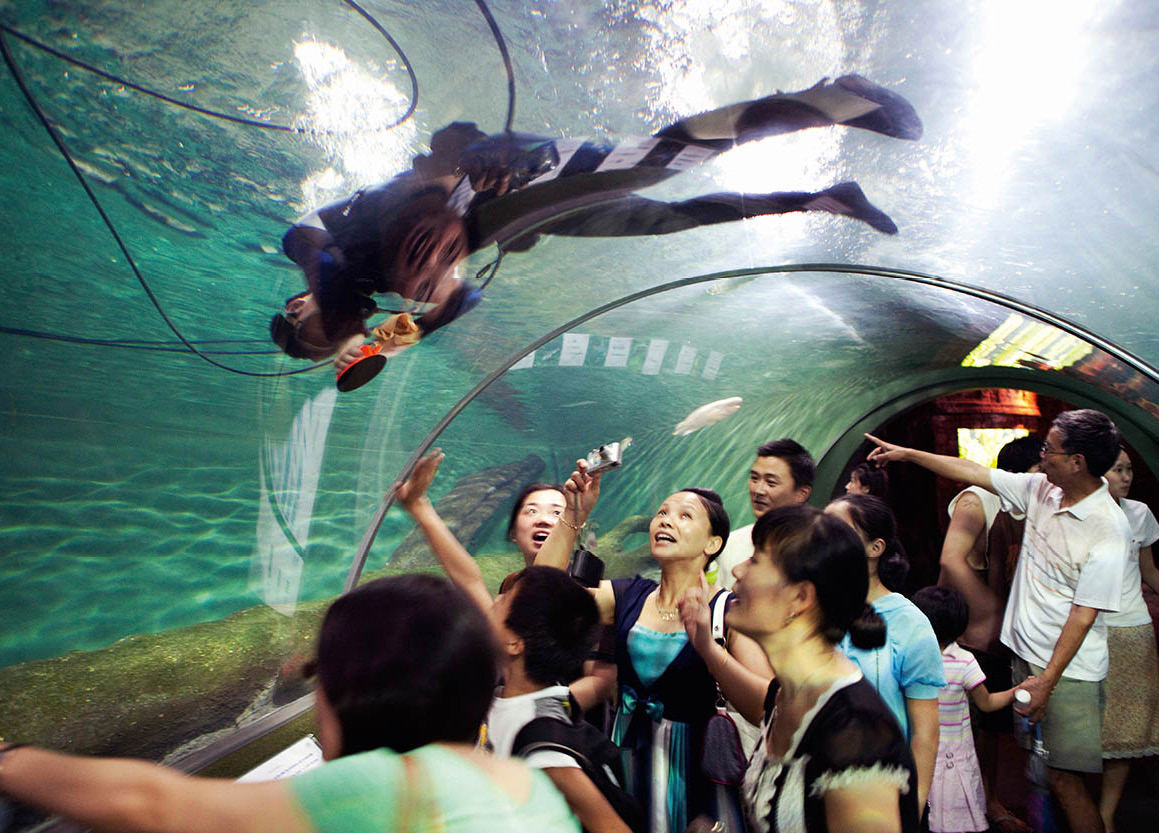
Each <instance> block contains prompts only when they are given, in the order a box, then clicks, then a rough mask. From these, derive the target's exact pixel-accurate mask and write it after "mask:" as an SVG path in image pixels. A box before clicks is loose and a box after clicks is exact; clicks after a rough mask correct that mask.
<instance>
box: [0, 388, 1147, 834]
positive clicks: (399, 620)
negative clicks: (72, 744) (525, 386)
mask: <svg viewBox="0 0 1159 834" xmlns="http://www.w3.org/2000/svg"><path fill="white" fill-rule="evenodd" d="M868 437H869V440H870V442H871V443H872V444H873V450H872V451H871V452H870V454H869V456H868V459H867V462H866V465H868V466H869V467H870V468H882V467H884V466H886V465H888V464H898V463H912V464H916V465H918V466H921V467H924V468H926V469H928V470H930V471H932V472H933V473H935V474H936V475H938V476H941V477H944V478H947V479H949V480H951V481H955V482H959V483H965V484H968V485H970V486H969V487H968V488H967V489H966V490H965V491H963V492H962V493H960V494H959V495H957V496H955V498H954V499H953V500H952V501H951V503H950V506H949V513H950V526H949V530H948V533H947V535H946V537H945V541H944V544H943V549H942V555H941V568H942V572H941V577H940V581H939V583H938V585H935V586H930V587H927V588H922V589H920V590H917V591H915V592H914V593H913V594H912V599H911V598H907V596H906V595H905V593H906V590H907V588H906V572H907V570H908V562H907V561H906V557H905V553H904V552H903V551H902V549H901V546H900V544H899V543H898V541H897V522H896V520H895V517H894V514H893V512H892V511H891V509H890V507H889V505H888V503H887V502H886V500H883V498H882V497H880V496H878V495H874V494H873V489H871V488H864V489H863V488H862V487H863V486H865V487H869V486H871V485H873V484H881V483H884V481H883V480H882V479H877V478H874V477H872V476H866V477H863V476H861V475H859V476H857V477H856V478H851V479H850V484H849V486H848V488H847V491H846V493H845V494H842V495H840V496H838V497H836V498H835V499H834V500H832V501H830V502H829V503H828V505H827V506H825V507H824V509H823V510H822V509H818V508H816V507H811V506H808V505H807V503H806V502H807V501H808V500H809V499H810V498H811V496H812V489H813V475H814V463H813V459H812V458H811V457H810V456H809V454H808V452H807V451H806V450H805V449H804V448H802V447H801V446H800V445H799V444H798V443H796V442H794V441H792V440H790V439H782V440H777V441H774V442H771V443H767V444H764V445H762V446H761V447H760V448H759V449H758V450H757V456H756V459H755V461H754V462H753V465H752V467H751V469H750V472H749V495H750V499H751V505H752V510H753V514H754V515H755V516H756V521H755V522H754V523H753V524H751V525H747V526H745V527H742V528H739V529H735V530H734V529H732V526H731V522H730V519H729V516H728V513H727V512H726V511H725V508H724V505H723V503H722V501H721V499H720V496H719V495H718V494H717V493H716V492H715V491H713V490H712V489H708V488H704V487H688V488H684V489H679V490H677V491H675V492H673V493H672V494H670V495H669V496H668V497H667V498H665V499H664V501H663V502H661V504H660V506H659V507H658V508H657V509H656V511H655V513H654V515H653V517H652V519H651V522H650V524H649V528H648V542H649V549H650V552H651V555H652V558H653V559H654V560H655V563H656V567H657V569H658V577H659V578H658V580H657V579H649V578H645V577H643V576H635V577H616V578H612V579H605V580H602V581H600V582H599V583H598V585H596V586H595V587H586V586H585V585H584V584H582V583H581V582H579V581H577V579H576V578H574V577H572V576H569V575H568V573H567V572H566V570H565V569H567V568H568V566H569V561H570V560H571V558H572V554H573V551H574V550H575V547H576V544H577V541H578V540H579V539H580V538H581V531H583V529H584V528H585V525H586V522H587V520H588V517H589V515H590V514H591V513H592V511H593V509H594V508H595V506H596V504H597V501H598V498H599V494H600V480H601V477H602V476H601V475H599V474H596V475H592V474H589V472H588V471H587V470H588V464H587V461H586V460H580V461H578V462H577V465H576V469H575V471H573V472H572V473H571V476H570V477H569V478H568V480H567V482H566V483H564V484H548V483H538V482H537V483H533V484H528V485H527V487H526V488H525V489H523V490H522V492H521V493H520V494H519V496H518V499H517V501H516V504H515V506H514V507H513V509H512V514H511V519H510V524H509V526H508V538H509V539H510V540H511V541H512V542H513V543H515V545H516V546H517V547H518V549H519V551H520V553H521V555H522V557H523V560H524V563H525V567H524V568H523V569H522V570H520V571H518V572H516V573H514V574H512V575H511V576H509V577H508V578H507V579H506V580H504V582H503V583H502V587H501V588H500V589H498V593H497V594H493V593H492V590H491V589H489V588H488V587H487V584H486V582H485V580H484V577H483V573H482V572H481V570H480V569H479V567H478V565H477V563H476V562H475V560H474V559H473V557H472V556H471V555H470V554H469V553H468V552H467V550H466V549H465V548H464V547H463V546H462V544H460V543H459V542H458V541H457V540H456V538H455V536H454V535H453V533H452V532H451V531H450V530H449V529H448V527H447V525H446V524H444V523H443V521H442V519H441V518H440V517H439V515H438V514H437V513H436V512H435V509H434V506H433V505H432V503H431V501H430V500H429V499H428V498H427V490H428V488H429V486H430V485H431V483H432V481H433V479H434V477H435V475H436V473H437V471H438V468H439V465H440V463H441V461H442V459H443V456H442V454H441V453H440V452H438V451H436V452H434V453H432V454H430V455H428V456H427V457H426V458H424V459H423V460H422V461H420V462H419V464H418V465H417V466H416V467H415V469H414V471H413V473H412V475H411V477H410V478H409V480H407V481H406V482H403V483H399V484H397V485H396V497H397V500H398V502H399V504H400V505H401V506H402V507H403V508H404V509H405V510H406V511H407V512H408V513H410V514H411V516H412V517H413V518H414V520H415V522H416V524H417V526H418V527H419V529H421V530H422V531H423V533H424V535H425V536H426V537H427V540H428V542H429V544H430V546H431V549H432V551H433V552H434V554H435V556H436V558H437V560H438V562H439V564H440V565H441V567H442V569H443V571H444V572H445V574H446V576H447V579H443V578H438V577H433V576H428V575H411V576H402V577H396V578H391V579H380V580H376V581H373V582H369V583H367V584H365V585H363V586H361V587H359V588H358V589H356V590H355V591H352V592H351V593H348V594H346V595H344V596H342V597H340V598H339V599H338V600H337V601H335V602H334V603H333V605H332V606H331V607H330V610H329V612H328V613H327V615H326V618H325V620H324V622H323V624H322V627H321V631H320V634H319V637H318V643H317V659H316V661H313V662H312V663H311V664H310V667H311V669H310V673H311V674H316V679H317V680H316V689H315V701H316V719H317V726H318V730H317V737H318V740H319V743H320V746H321V749H322V754H323V758H324V759H325V763H324V764H322V765H321V766H319V767H316V768H314V769H312V770H309V771H307V772H306V773H303V774H299V775H297V776H293V777H290V778H287V779H283V780H275V781H270V782H260V783H238V782H234V781H229V780H220V779H199V778H194V777H189V776H184V775H180V774H177V773H175V772H174V771H172V770H169V769H167V768H164V767H160V766H156V765H152V764H146V763H142V762H132V761H127V760H119V759H100V758H92V757H82V756H73V755H67V754H63V753H57V752H52V751H48V750H43V749H38V748H33V747H28V746H24V745H18V744H3V743H0V793H2V794H3V795H6V796H8V797H11V798H13V799H15V800H17V801H20V802H23V803H27V804H30V805H33V806H37V807H40V808H42V809H45V810H47V811H50V812H54V813H58V814H61V815H63V816H65V817H67V818H69V819H73V820H76V821H79V822H81V823H83V824H86V825H89V826H95V827H100V828H112V829H118V830H207V831H208V830H238V831H242V830H259V829H261V830H266V829H278V830H285V831H309V830H319V831H324V830H383V831H386V830H397V831H426V830H447V831H460V830H508V831H574V830H580V829H581V828H582V829H583V830H588V831H633V830H635V831H640V830H646V831H689V830H695V831H704V830H717V831H742V830H753V831H773V830H807V831H826V830H827V831H841V830H878V831H899V830H921V829H924V830H932V831H984V830H988V829H989V830H1029V829H1028V828H1027V827H1026V825H1025V824H1024V823H1022V822H1021V821H1020V820H1018V819H1017V818H1016V817H1015V816H1014V815H1013V814H1011V812H1010V811H1009V810H1008V809H1006V808H1005V807H1004V806H1003V805H1002V803H1001V802H999V801H998V798H997V796H996V784H995V781H994V779H993V771H992V770H991V769H990V768H991V767H992V764H993V750H994V743H993V742H994V738H995V737H996V736H997V735H998V734H1001V733H1003V732H1010V731H1011V729H1012V728H1014V729H1016V734H1017V736H1018V738H1019V741H1020V743H1022V744H1023V745H1024V746H1026V745H1027V744H1028V743H1029V739H1028V737H1027V736H1028V733H1027V728H1028V727H1030V726H1034V725H1037V726H1038V727H1039V728H1040V729H1041V738H1042V739H1043V742H1044V744H1045V747H1046V749H1047V751H1048V752H1049V758H1048V761H1047V763H1048V770H1047V773H1048V784H1049V788H1050V791H1051V794H1052V796H1053V798H1054V800H1055V801H1056V802H1057V805H1058V807H1059V808H1060V809H1061V812H1062V814H1063V815H1064V818H1065V820H1066V822H1067V824H1068V825H1069V827H1070V830H1075V831H1088V830H1089V831H1097V830H1113V825H1114V816H1115V810H1116V807H1117V805H1118V803H1119V799H1120V797H1121V796H1122V793H1123V786H1124V784H1125V781H1126V777H1127V773H1128V769H1129V766H1130V763H1131V762H1132V761H1135V760H1137V759H1139V758H1141V757H1146V756H1151V755H1155V754H1156V753H1159V653H1157V651H1156V640H1155V634H1154V631H1153V630H1152V628H1151V621H1150V618H1149V616H1148V613H1147V609H1146V606H1145V605H1144V604H1143V603H1142V597H1141V590H1140V589H1141V586H1142V583H1144V582H1146V583H1147V584H1148V585H1150V586H1152V587H1153V588H1154V587H1155V586H1156V585H1157V584H1159V569H1157V568H1156V565H1155V562H1154V559H1153V555H1152V552H1151V546H1152V545H1153V544H1154V542H1155V541H1157V540H1159V523H1157V522H1156V520H1155V517H1154V515H1153V514H1152V513H1151V511H1150V509H1148V507H1147V506H1146V505H1144V504H1142V503H1140V502H1137V501H1132V500H1130V499H1128V498H1127V497H1126V496H1127V494H1128V492H1129V490H1130V487H1131V482H1132V478H1133V472H1132V465H1131V459H1130V456H1129V454H1128V452H1127V451H1126V449H1125V448H1123V447H1122V446H1121V445H1120V443H1121V441H1120V437H1119V432H1118V430H1117V429H1116V427H1115V426H1114V424H1113V423H1112V422H1111V421H1110V420H1109V419H1108V418H1107V417H1106V416H1105V415H1103V414H1101V413H1099V412H1097V411H1091V410H1077V411H1068V412H1063V413H1062V414H1060V415H1059V416H1058V417H1057V418H1056V419H1055V421H1054V423H1053V424H1052V426H1051V428H1050V431H1049V432H1048V434H1047V435H1046V437H1045V439H1041V440H1040V439H1037V438H1022V439H1020V440H1017V441H1014V442H1013V443H1011V444H1008V445H1007V446H1006V447H1005V448H1004V449H1003V450H1002V452H1001V453H1000V455H999V457H998V464H999V466H998V468H995V469H991V468H987V467H985V466H982V465H980V464H977V463H974V462H971V461H969V460H965V459H962V458H956V457H949V456H943V455H937V454H933V453H930V452H925V451H920V450H917V449H911V448H906V447H902V446H897V445H894V444H892V443H888V442H885V441H882V440H879V439H877V438H874V437H872V436H868ZM854 471H855V472H856V471H858V470H854ZM897 474H898V473H897V472H895V477H896V476H897ZM854 487H856V488H854ZM1019 690H1021V691H1022V692H1024V693H1025V703H1024V704H1023V705H1020V706H1018V707H1017V710H1018V713H1020V714H1021V718H1022V720H1019V721H1013V720H1012V718H1013V716H1014V712H1012V704H1013V703H1015V700H1016V699H1015V693H1016V692H1018V691H1019ZM605 702H610V703H612V704H613V705H614V707H613V710H614V712H613V713H612V714H613V715H614V718H613V719H612V720H610V721H608V722H607V724H606V725H605V726H598V725H599V724H600V723H602V722H599V721H598V720H597V721H596V724H595V725H593V724H592V723H591V721H590V720H589V719H587V718H585V711H588V712H587V715H588V716H591V715H593V714H594V715H598V714H599V713H592V712H590V711H591V710H593V708H597V707H599V706H600V705H601V704H604V703H605ZM972 713H973V714H972ZM993 717H1002V720H1001V721H1000V722H998V723H993V722H991V723H986V722H987V721H989V720H991V719H992V718H993ZM737 725H740V726H739V727H738V726H737ZM988 757H989V758H988ZM1100 772H1101V773H1102V774H1103V778H1102V784H1101V791H1100V793H1099V795H1096V794H1095V793H1093V792H1092V791H1091V790H1090V788H1089V785H1090V781H1089V780H1088V779H1087V778H1086V777H1087V776H1088V775H1089V774H1092V773H1100Z"/></svg>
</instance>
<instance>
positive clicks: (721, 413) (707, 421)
mask: <svg viewBox="0 0 1159 834" xmlns="http://www.w3.org/2000/svg"><path fill="white" fill-rule="evenodd" d="M742 402H743V400H742V399H741V398H740V397H726V398H725V399H723V400H717V401H716V402H712V403H708V404H707V405H702V406H701V407H700V408H698V409H696V410H695V411H693V412H692V413H691V414H689V415H688V416H687V417H685V418H684V419H683V420H681V421H680V422H679V423H677V424H676V428H675V429H673V430H672V434H673V435H675V436H676V437H680V436H682V435H686V434H692V433H693V432H694V431H699V430H700V429H703V428H706V427H708V426H711V425H712V424H713V423H719V422H720V421H721V420H723V419H724V418H725V417H731V416H732V415H733V414H735V413H736V410H737V409H738V408H740V404H741V403H742Z"/></svg>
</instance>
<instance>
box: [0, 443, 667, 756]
mask: <svg viewBox="0 0 1159 834" xmlns="http://www.w3.org/2000/svg"><path fill="white" fill-rule="evenodd" d="M543 468H544V463H543V460H542V459H541V458H539V457H538V456H536V455H533V454H532V455H528V456H527V457H526V458H524V459H523V460H521V461H515V462H512V463H509V464H505V465H503V466H495V467H490V468H488V469H484V470H481V471H479V472H476V473H474V474H471V475H467V476H465V477H464V478H462V479H460V480H459V481H458V483H456V484H455V486H454V487H453V488H452V489H451V492H450V493H448V494H447V495H446V496H445V497H444V498H443V499H442V500H441V501H439V502H438V504H437V507H438V509H439V512H440V514H442V515H443V517H444V518H445V519H446V520H447V523H448V525H449V526H450V527H451V529H452V530H453V531H455V533H456V535H458V536H459V537H460V540H461V541H463V542H464V544H466V545H467V546H468V547H469V546H470V545H471V543H472V541H473V540H474V539H475V537H476V535H477V534H478V533H479V530H480V528H481V527H482V526H483V525H484V524H486V523H487V522H488V521H489V520H490V519H491V518H492V517H493V516H494V515H495V514H496V513H501V512H503V511H504V510H505V509H506V508H507V507H508V506H510V503H511V501H512V499H513V498H514V497H515V495H516V494H517V493H518V492H519V490H520V489H521V488H522V487H523V485H524V484H525V483H528V482H529V481H533V480H535V479H536V478H537V477H539V475H540V473H541V472H542V471H543ZM645 522H646V519H645ZM644 526H645V528H646V526H647V525H646V523H645V525H644ZM636 531H637V530H636V529H635V528H634V527H633V526H632V525H631V524H628V523H625V524H621V525H618V526H617V527H616V528H614V529H613V530H612V531H611V532H610V533H609V534H608V536H606V537H605V542H607V543H609V544H608V545H607V546H608V548H609V550H610V549H612V547H613V545H617V546H618V543H619V542H621V541H622V540H623V538H624V536H626V535H628V534H629V533H630V532H636ZM478 562H479V563H480V568H481V569H482V570H483V572H484V576H485V578H486V580H487V583H488V587H494V588H497V587H498V584H499V581H500V579H501V578H502V577H503V576H505V575H506V574H507V573H509V572H510V571H511V570H516V569H518V568H519V567H521V566H522V559H520V558H519V556H518V554H517V553H504V554H491V555H484V556H480V557H479V559H478ZM434 565H435V559H434V556H433V554H431V553H430V552H429V550H428V549H427V547H426V542H425V540H423V538H422V534H421V533H419V532H418V531H412V533H411V534H410V535H409V536H408V537H407V539H406V540H404V542H403V543H402V544H401V545H400V546H399V547H398V548H397V549H396V550H395V552H394V555H393V557H392V559H391V560H390V563H389V564H388V565H387V566H386V568H385V569H383V570H379V571H375V572H373V573H367V574H365V575H364V577H363V581H368V580H370V579H373V578H377V577H379V576H385V575H392V574H397V573H403V572H405V571H407V570H414V569H416V568H420V567H421V568H422V569H424V570H433V571H438V568H437V567H434ZM330 602H331V600H328V599H327V600H321V601H319V602H309V603H300V604H299V605H298V607H297V610H296V613H295V615H294V616H293V617H286V616H284V615H282V614H279V613H277V612H275V611H274V610H273V609H271V608H268V607H266V606H264V605H259V606H255V607H253V608H247V609H244V610H242V611H238V612H236V613H234V614H231V615H229V616H228V617H225V618H223V619H221V620H217V621H214V622H208V623H200V624H197V625H193V626H186V627H183V628H175V629H171V630H168V631H163V632H160V633H157V634H138V635H133V636H131V637H125V638H123V639H121V640H118V641H117V642H116V643H113V644H112V645H110V646H107V647H105V648H103V649H97V650H94V651H78V652H71V653H69V654H66V655H64V656H62V657H57V658H51V659H47V660H34V661H29V662H27V663H21V664H17V665H15V666H8V667H6V668H3V669H0V692H3V693H4V697H3V698H0V734H2V735H3V736H5V737H7V738H17V739H20V740H21V741H25V742H29V743H33V744H38V745H42V746H45V747H50V748H54V749H58V750H67V751H69V752H73V753H85V754H93V755H117V756H131V757H140V758H145V759H152V760H155V761H159V760H162V759H164V758H166V757H167V756H171V755H172V754H173V753H174V751H179V750H186V751H188V750H193V749H198V748H199V747H202V746H204V744H205V743H206V742H207V741H209V740H212V739H213V738H216V737H218V736H220V735H222V734H223V733H224V732H228V731H231V730H232V729H234V728H235V727H237V726H240V724H241V723H244V721H245V720H246V716H252V715H254V714H255V713H260V712H263V711H264V710H265V709H268V708H270V707H272V706H277V705H279V704H284V703H287V702H289V701H291V700H293V699H294V698H296V697H298V696H300V695H302V694H305V693H306V692H308V691H309V685H308V684H307V683H305V682H304V681H303V680H302V679H301V676H300V667H301V665H302V661H303V659H305V658H309V657H312V656H313V645H314V639H315V636H316V634H317V631H318V627H319V625H320V624H321V621H322V616H323V614H324V612H325V611H326V608H327V607H328V606H329V604H330Z"/></svg>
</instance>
